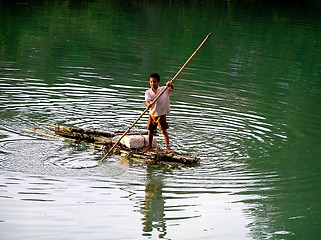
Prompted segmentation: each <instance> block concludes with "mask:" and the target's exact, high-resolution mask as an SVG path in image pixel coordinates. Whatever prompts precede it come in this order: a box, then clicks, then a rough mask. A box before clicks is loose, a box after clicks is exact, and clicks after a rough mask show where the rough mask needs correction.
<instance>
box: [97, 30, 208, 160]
mask: <svg viewBox="0 0 321 240" xmlns="http://www.w3.org/2000/svg"><path fill="white" fill-rule="evenodd" d="M211 35H212V33H209V34H207V36H206V37H205V38H204V40H203V41H202V42H201V44H200V45H199V46H198V48H196V50H195V51H194V52H193V54H192V55H191V56H190V57H189V58H188V59H187V61H186V62H185V63H184V65H183V66H182V67H181V68H180V69H179V70H178V72H177V73H176V74H175V76H174V77H173V78H172V79H171V80H170V81H169V82H170V83H173V82H174V81H175V80H176V78H177V77H178V75H179V74H180V73H181V72H182V71H183V70H184V68H185V67H186V66H187V64H188V63H189V62H190V61H191V60H192V58H193V57H194V56H195V55H196V54H197V53H198V51H199V50H200V49H201V48H202V46H203V45H204V44H205V42H206V41H207V40H208V38H209V37H210V36H211ZM167 88H168V86H165V87H164V89H163V90H162V91H161V92H160V93H159V94H158V95H157V97H156V98H155V99H154V100H153V101H152V102H151V104H149V105H148V106H147V107H146V108H145V110H144V111H143V112H142V113H141V114H140V115H139V117H138V118H137V119H136V120H135V122H134V123H133V124H132V125H131V126H130V127H129V128H128V129H127V130H126V131H125V132H124V133H123V135H122V136H121V137H120V138H119V139H118V141H117V142H116V143H115V144H114V145H113V146H112V147H111V148H110V149H109V150H108V152H107V153H106V154H105V156H104V157H103V158H102V159H101V160H100V161H101V162H103V161H104V160H105V159H106V158H107V157H108V155H109V154H110V153H111V152H112V150H113V149H114V148H115V147H116V146H117V144H118V143H119V142H120V141H121V140H122V139H123V137H124V136H125V135H126V134H127V133H128V132H129V131H130V130H131V129H132V128H133V127H134V126H135V124H136V123H137V122H138V121H139V119H141V117H142V116H143V115H144V114H145V113H146V112H147V111H148V109H149V108H150V107H151V106H152V105H153V104H154V103H155V102H156V101H157V100H158V99H159V98H160V96H161V95H162V94H163V93H164V92H165V91H166V90H167Z"/></svg>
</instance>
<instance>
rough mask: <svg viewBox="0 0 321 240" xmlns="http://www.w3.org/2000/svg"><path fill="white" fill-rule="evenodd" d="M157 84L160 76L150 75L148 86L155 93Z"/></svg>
mask: <svg viewBox="0 0 321 240" xmlns="http://www.w3.org/2000/svg"><path fill="white" fill-rule="evenodd" d="M159 82H160V76H159V74H158V73H152V74H151V75H150V76H149V85H150V87H151V88H152V89H153V90H155V91H156V89H157V88H158V85H159Z"/></svg>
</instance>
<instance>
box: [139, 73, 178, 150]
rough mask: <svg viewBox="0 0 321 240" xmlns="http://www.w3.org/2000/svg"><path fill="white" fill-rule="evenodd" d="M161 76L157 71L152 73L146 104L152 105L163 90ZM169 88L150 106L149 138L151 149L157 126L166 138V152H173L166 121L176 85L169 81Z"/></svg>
mask: <svg viewBox="0 0 321 240" xmlns="http://www.w3.org/2000/svg"><path fill="white" fill-rule="evenodd" d="M159 83H160V76H159V74H157V73H152V74H151V75H150V77H149V85H150V89H148V90H146V92H145V101H146V105H147V106H150V104H151V103H152V102H153V100H154V99H155V98H156V97H157V96H158V95H159V93H160V92H162V91H163V89H164V88H165V86H159ZM166 86H167V87H168V88H167V90H166V91H165V92H164V93H163V94H162V95H161V96H160V97H159V98H158V99H157V101H156V102H155V103H154V104H153V105H152V106H151V107H150V111H149V117H148V124H147V130H148V139H149V149H151V148H152V147H153V137H154V132H155V130H156V128H157V127H158V129H159V130H160V131H161V132H162V134H163V136H164V140H165V143H166V152H168V153H171V148H170V146H169V136H168V133H167V129H168V123H167V121H166V114H168V113H169V111H170V100H169V95H170V93H171V92H172V91H173V88H174V86H173V85H172V84H171V83H170V82H167V83H166Z"/></svg>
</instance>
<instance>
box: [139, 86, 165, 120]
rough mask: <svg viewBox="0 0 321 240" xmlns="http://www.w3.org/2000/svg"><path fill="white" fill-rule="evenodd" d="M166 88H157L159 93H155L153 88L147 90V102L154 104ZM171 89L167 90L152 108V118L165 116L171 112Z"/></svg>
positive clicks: (150, 112)
mask: <svg viewBox="0 0 321 240" xmlns="http://www.w3.org/2000/svg"><path fill="white" fill-rule="evenodd" d="M164 88H165V86H161V87H158V88H157V93H154V91H153V90H152V88H150V89H148V90H146V92H145V101H149V102H152V101H153V100H154V99H155V98H156V97H157V96H158V94H160V92H161V91H163V89H164ZM170 92H171V91H170V88H167V90H166V91H165V92H164V93H163V94H162V95H161V96H160V97H159V98H158V99H157V101H156V102H155V104H154V105H153V106H152V107H151V108H150V111H149V114H150V115H152V116H156V117H157V116H162V115H164V114H167V113H169V112H170V101H169V94H170Z"/></svg>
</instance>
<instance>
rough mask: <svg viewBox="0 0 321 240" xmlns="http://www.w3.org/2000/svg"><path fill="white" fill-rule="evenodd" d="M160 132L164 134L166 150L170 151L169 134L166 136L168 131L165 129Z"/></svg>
mask: <svg viewBox="0 0 321 240" xmlns="http://www.w3.org/2000/svg"><path fill="white" fill-rule="evenodd" d="M162 133H163V135H164V140H165V144H166V152H168V153H171V152H172V150H171V147H170V146H169V136H168V132H167V130H166V129H164V130H162Z"/></svg>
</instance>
